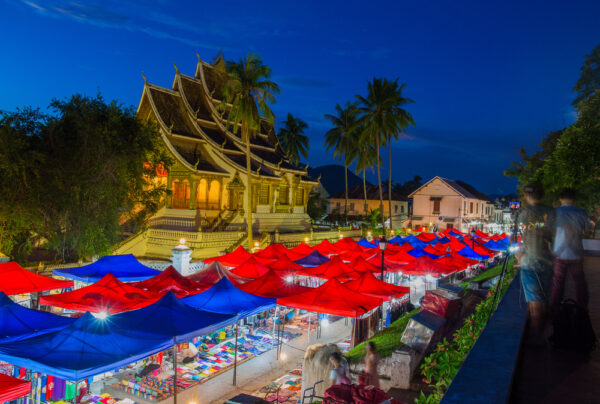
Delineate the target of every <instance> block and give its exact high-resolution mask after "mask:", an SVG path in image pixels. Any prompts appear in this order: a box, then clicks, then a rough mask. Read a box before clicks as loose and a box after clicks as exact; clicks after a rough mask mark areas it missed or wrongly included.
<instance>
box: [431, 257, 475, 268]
mask: <svg viewBox="0 0 600 404" xmlns="http://www.w3.org/2000/svg"><path fill="white" fill-rule="evenodd" d="M435 261H436V262H437V263H439V264H443V265H446V266H447V267H450V268H454V271H453V272H460V271H463V270H465V269H467V268H468V267H469V265H470V264H468V263H466V262H465V261H463V260H459V259H455V258H454V257H452V256H449V255H446V256H444V257H441V258H439V259H437V260H435Z"/></svg>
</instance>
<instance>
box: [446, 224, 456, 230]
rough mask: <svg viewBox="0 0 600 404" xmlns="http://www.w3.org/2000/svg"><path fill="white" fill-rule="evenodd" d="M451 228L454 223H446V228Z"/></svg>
mask: <svg viewBox="0 0 600 404" xmlns="http://www.w3.org/2000/svg"><path fill="white" fill-rule="evenodd" d="M453 228H454V224H452V223H446V229H453Z"/></svg>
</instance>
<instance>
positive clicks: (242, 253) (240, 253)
mask: <svg viewBox="0 0 600 404" xmlns="http://www.w3.org/2000/svg"><path fill="white" fill-rule="evenodd" d="M250 257H252V254H250V253H249V252H248V251H246V250H245V249H244V247H242V246H239V247H238V248H236V249H235V250H233V251H232V252H230V253H229V254H225V255H221V256H219V257H213V258H206V259H205V260H204V262H205V263H207V264H210V263H211V262H214V261H217V262H220V263H221V264H223V265H225V266H226V267H237V266H238V265H241V264H243V263H244V262H246V260H248V258H250Z"/></svg>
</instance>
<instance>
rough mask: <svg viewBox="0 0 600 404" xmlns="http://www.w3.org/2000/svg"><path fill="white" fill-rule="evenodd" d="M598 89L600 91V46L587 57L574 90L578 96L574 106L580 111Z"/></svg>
mask: <svg viewBox="0 0 600 404" xmlns="http://www.w3.org/2000/svg"><path fill="white" fill-rule="evenodd" d="M598 89H600V45H597V46H596V47H595V48H594V49H593V50H592V53H590V54H589V55H585V62H584V63H583V66H581V76H580V77H579V80H577V83H576V84H575V88H574V89H573V90H574V91H575V93H576V94H577V96H576V97H575V100H573V106H574V107H576V108H577V109H579V106H580V105H581V103H582V102H584V101H586V100H588V99H589V98H591V97H592V96H593V95H594V93H595V92H596V91H597V90H598Z"/></svg>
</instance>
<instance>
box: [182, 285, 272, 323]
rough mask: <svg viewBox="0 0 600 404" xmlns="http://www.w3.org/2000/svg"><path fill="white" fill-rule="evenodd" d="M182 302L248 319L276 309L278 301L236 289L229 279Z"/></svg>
mask: <svg viewBox="0 0 600 404" xmlns="http://www.w3.org/2000/svg"><path fill="white" fill-rule="evenodd" d="M181 302H183V303H185V304H187V305H188V306H192V307H195V308H197V309H201V310H205V311H210V312H212V313H220V314H229V315H234V316H238V317H239V318H243V317H248V316H251V315H253V314H257V313H260V312H261V311H265V310H269V309H271V308H273V307H275V302H276V299H272V298H268V297H260V296H255V295H252V294H250V293H246V292H244V291H243V290H240V289H238V288H236V287H235V286H234V285H233V283H231V281H230V280H229V279H227V278H223V279H221V280H220V281H219V282H217V283H216V284H215V285H214V286H212V287H211V288H210V289H207V290H205V291H204V292H202V293H199V294H197V295H193V296H188V297H185V298H183V299H181Z"/></svg>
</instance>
